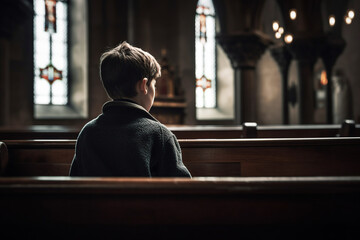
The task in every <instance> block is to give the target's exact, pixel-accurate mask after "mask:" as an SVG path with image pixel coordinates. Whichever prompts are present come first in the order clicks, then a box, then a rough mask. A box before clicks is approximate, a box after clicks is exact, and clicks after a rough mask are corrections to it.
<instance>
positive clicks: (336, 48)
mask: <svg viewBox="0 0 360 240" xmlns="http://www.w3.org/2000/svg"><path fill="white" fill-rule="evenodd" d="M345 46H346V42H345V40H344V39H343V38H342V37H341V36H340V35H336V34H327V35H326V36H325V38H324V40H323V42H322V44H321V49H320V55H321V58H322V59H323V61H324V63H325V65H326V66H327V67H330V68H332V67H333V66H334V65H335V62H336V60H337V59H338V57H339V56H340V55H341V54H342V52H343V51H344V49H345Z"/></svg>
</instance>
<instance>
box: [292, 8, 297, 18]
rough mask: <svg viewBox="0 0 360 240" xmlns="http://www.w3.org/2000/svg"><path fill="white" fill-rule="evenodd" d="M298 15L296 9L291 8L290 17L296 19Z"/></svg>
mask: <svg viewBox="0 0 360 240" xmlns="http://www.w3.org/2000/svg"><path fill="white" fill-rule="evenodd" d="M296 16H297V14H296V9H291V10H290V19H291V20H295V19H296Z"/></svg>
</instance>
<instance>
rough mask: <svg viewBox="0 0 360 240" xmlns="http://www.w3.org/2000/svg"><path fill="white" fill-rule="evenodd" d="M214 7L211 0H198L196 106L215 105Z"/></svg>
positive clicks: (209, 106)
mask: <svg viewBox="0 0 360 240" xmlns="http://www.w3.org/2000/svg"><path fill="white" fill-rule="evenodd" d="M215 27H216V26H215V9H214V5H213V3H212V0H199V1H198V4H197V8H196V16H195V52H196V53H195V76H196V107H197V108H214V107H216V41H215V33H216V28H215Z"/></svg>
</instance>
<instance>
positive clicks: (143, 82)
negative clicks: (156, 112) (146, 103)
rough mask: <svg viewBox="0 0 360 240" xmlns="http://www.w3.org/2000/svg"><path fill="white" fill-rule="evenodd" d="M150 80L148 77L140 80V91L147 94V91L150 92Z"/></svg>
mask: <svg viewBox="0 0 360 240" xmlns="http://www.w3.org/2000/svg"><path fill="white" fill-rule="evenodd" d="M148 81H149V80H148V79H147V78H143V79H142V80H141V81H140V82H139V85H138V86H139V88H140V89H139V90H140V92H141V93H143V94H145V95H146V94H147V92H148V85H147V82H148Z"/></svg>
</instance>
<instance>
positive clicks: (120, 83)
mask: <svg viewBox="0 0 360 240" xmlns="http://www.w3.org/2000/svg"><path fill="white" fill-rule="evenodd" d="M160 75H161V68H160V65H159V63H158V62H157V61H156V60H155V58H154V57H153V56H152V55H151V54H149V53H148V52H145V51H143V50H142V49H140V48H137V47H133V46H131V45H130V44H129V43H127V42H125V41H124V42H122V43H121V44H119V45H118V46H117V47H115V48H113V49H110V50H109V51H106V52H105V53H103V55H102V56H101V58H100V78H101V81H102V83H103V86H104V88H105V90H106V93H107V94H108V96H109V97H110V98H112V99H121V98H123V97H134V96H136V83H137V82H138V81H140V80H142V79H143V78H147V79H148V80H149V81H148V84H149V85H150V83H151V80H152V79H154V78H158V77H159V76H160Z"/></svg>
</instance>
